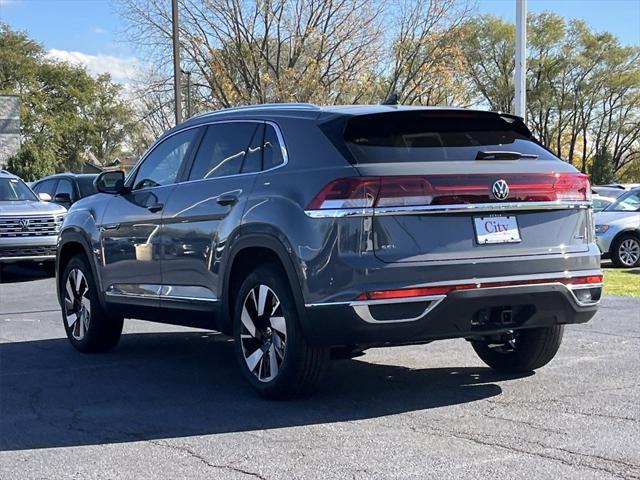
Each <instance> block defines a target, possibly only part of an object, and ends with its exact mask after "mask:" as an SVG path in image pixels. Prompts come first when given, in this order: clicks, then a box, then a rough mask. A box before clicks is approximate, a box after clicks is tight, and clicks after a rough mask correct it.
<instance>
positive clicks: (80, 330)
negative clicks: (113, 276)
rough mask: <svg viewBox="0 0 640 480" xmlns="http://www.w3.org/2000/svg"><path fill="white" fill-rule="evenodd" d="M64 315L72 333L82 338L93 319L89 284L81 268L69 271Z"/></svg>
mask: <svg viewBox="0 0 640 480" xmlns="http://www.w3.org/2000/svg"><path fill="white" fill-rule="evenodd" d="M64 317H65V321H66V322H67V326H68V327H69V331H70V332H71V335H72V336H73V338H75V339H76V340H82V339H83V338H84V337H85V335H86V334H87V330H88V329H89V322H90V321H91V300H90V299H89V284H88V283H87V279H86V277H85V276H84V274H83V273H82V271H81V270H80V269H79V268H74V269H73V270H71V271H70V272H69V276H68V277H67V283H66V285H65V290H64Z"/></svg>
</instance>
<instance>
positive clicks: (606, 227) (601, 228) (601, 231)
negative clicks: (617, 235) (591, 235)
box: [596, 225, 609, 233]
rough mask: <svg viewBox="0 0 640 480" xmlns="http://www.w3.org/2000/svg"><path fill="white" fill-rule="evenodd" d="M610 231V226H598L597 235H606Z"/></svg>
mask: <svg viewBox="0 0 640 480" xmlns="http://www.w3.org/2000/svg"><path fill="white" fill-rule="evenodd" d="M607 230H609V225H596V233H605V232H606V231H607Z"/></svg>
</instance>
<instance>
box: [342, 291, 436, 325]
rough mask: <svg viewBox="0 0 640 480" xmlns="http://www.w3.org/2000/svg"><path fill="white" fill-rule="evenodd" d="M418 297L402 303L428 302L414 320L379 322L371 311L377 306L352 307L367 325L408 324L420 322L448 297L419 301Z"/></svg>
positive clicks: (357, 303)
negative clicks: (371, 308) (371, 307)
mask: <svg viewBox="0 0 640 480" xmlns="http://www.w3.org/2000/svg"><path fill="white" fill-rule="evenodd" d="M417 298H418V297H413V298H409V300H410V301H406V299H403V300H405V302H402V303H420V302H422V301H426V302H428V303H427V306H426V308H425V309H424V310H423V311H422V313H420V314H419V315H417V316H416V317H412V318H399V319H397V320H377V319H375V318H374V317H373V315H372V314H371V310H370V308H369V307H370V306H372V305H375V304H373V303H368V304H367V303H363V302H353V303H352V305H351V308H353V311H354V312H355V313H356V315H358V316H359V317H360V318H361V319H362V320H364V321H365V322H367V323H407V322H415V321H416V320H420V319H421V318H424V317H425V316H426V315H427V314H428V313H429V312H431V310H433V309H434V308H436V307H437V306H438V305H440V302H442V301H443V300H444V299H445V298H446V295H434V296H431V297H422V298H423V300H419V299H417ZM380 303H387V304H388V303H400V302H385V301H384V300H383V301H381V302H380Z"/></svg>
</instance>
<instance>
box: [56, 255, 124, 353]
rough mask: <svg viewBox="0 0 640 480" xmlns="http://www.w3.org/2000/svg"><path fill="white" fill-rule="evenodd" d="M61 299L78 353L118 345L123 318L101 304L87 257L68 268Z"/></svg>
mask: <svg viewBox="0 0 640 480" xmlns="http://www.w3.org/2000/svg"><path fill="white" fill-rule="evenodd" d="M60 296H61V301H60V303H61V305H62V321H63V323H64V329H65V331H66V333H67V338H68V339H69V341H70V342H71V344H72V345H73V346H74V347H75V348H76V349H77V350H79V351H81V352H85V353H95V352H104V351H106V350H110V349H112V348H113V347H115V346H116V344H117V343H118V340H120V334H121V333H122V324H123V318H122V317H121V316H114V315H109V314H108V313H107V312H106V311H105V310H104V309H103V308H102V306H101V305H100V302H99V300H98V290H97V286H96V283H95V280H94V278H93V273H92V271H91V268H90V267H89V264H88V262H87V260H86V258H85V257H84V256H82V255H77V256H75V257H73V258H72V259H71V260H70V261H69V264H68V265H67V267H66V268H65V269H64V273H63V274H62V278H61V283H60Z"/></svg>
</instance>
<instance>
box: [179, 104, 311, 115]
mask: <svg viewBox="0 0 640 480" xmlns="http://www.w3.org/2000/svg"><path fill="white" fill-rule="evenodd" d="M266 109H275V110H299V109H303V110H319V109H320V107H319V106H318V105H316V104H314V103H295V102H292V103H260V104H256V105H239V106H237V107H229V108H221V109H220V110H214V111H212V112H203V113H200V114H198V115H194V116H193V117H191V118H199V117H204V116H208V115H218V114H220V113H233V112H236V111H243V110H266Z"/></svg>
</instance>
